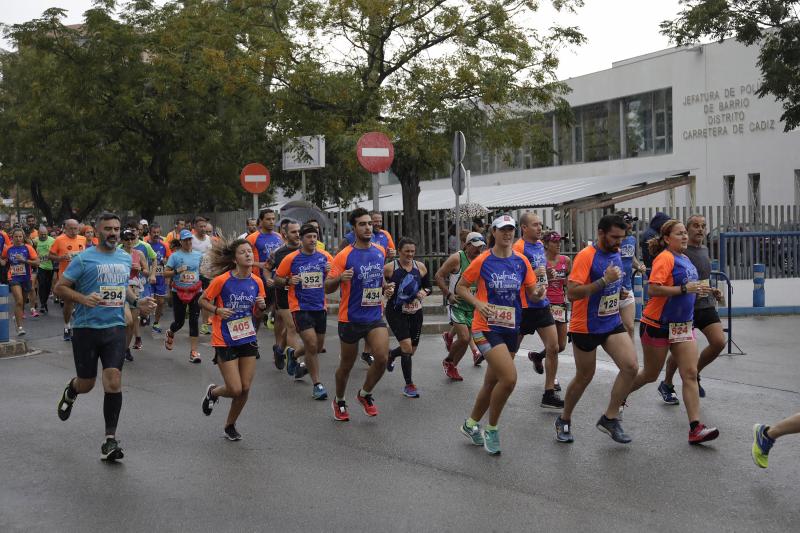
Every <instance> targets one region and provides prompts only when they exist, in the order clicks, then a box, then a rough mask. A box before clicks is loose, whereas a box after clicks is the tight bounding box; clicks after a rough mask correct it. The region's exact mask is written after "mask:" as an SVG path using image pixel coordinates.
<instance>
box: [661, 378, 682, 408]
mask: <svg viewBox="0 0 800 533" xmlns="http://www.w3.org/2000/svg"><path fill="white" fill-rule="evenodd" d="M658 393H659V394H660V395H661V400H662V401H663V402H664V403H665V404H668V405H680V404H681V402H680V400H678V395H677V394H675V385H667V383H666V382H664V381H662V382H661V383H659V384H658Z"/></svg>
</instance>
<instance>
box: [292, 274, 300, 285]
mask: <svg viewBox="0 0 800 533" xmlns="http://www.w3.org/2000/svg"><path fill="white" fill-rule="evenodd" d="M300 281H301V279H300V276H292V277H291V278H289V285H300Z"/></svg>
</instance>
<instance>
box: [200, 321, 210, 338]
mask: <svg viewBox="0 0 800 533" xmlns="http://www.w3.org/2000/svg"><path fill="white" fill-rule="evenodd" d="M200 334H201V335H211V328H210V327H208V324H200Z"/></svg>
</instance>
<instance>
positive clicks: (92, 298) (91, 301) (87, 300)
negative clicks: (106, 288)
mask: <svg viewBox="0 0 800 533" xmlns="http://www.w3.org/2000/svg"><path fill="white" fill-rule="evenodd" d="M102 301H103V297H102V296H100V293H99V292H93V293H92V294H89V295H87V296H84V297H83V301H82V302H81V305H84V306H86V307H96V306H97V304H99V303H100V302H102Z"/></svg>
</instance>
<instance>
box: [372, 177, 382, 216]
mask: <svg viewBox="0 0 800 533" xmlns="http://www.w3.org/2000/svg"><path fill="white" fill-rule="evenodd" d="M380 176H381V175H380V174H373V175H372V210H373V211H380V210H381V181H380Z"/></svg>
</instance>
